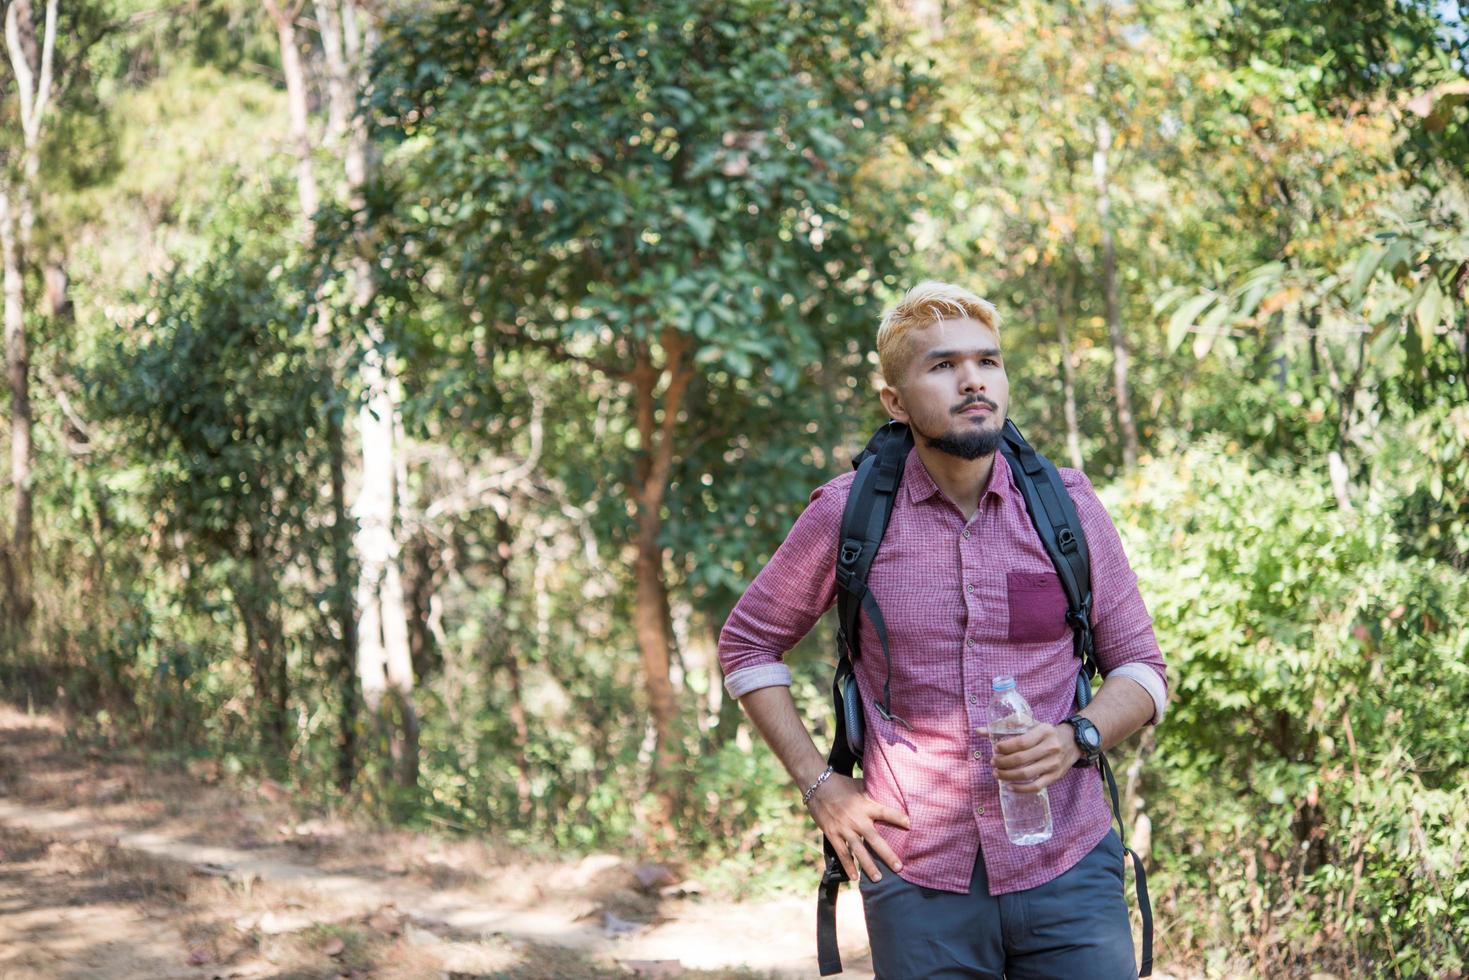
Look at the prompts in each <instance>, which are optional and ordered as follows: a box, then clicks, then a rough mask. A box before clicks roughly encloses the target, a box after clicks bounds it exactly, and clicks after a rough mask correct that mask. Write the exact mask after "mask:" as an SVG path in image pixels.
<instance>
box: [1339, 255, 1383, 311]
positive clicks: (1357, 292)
mask: <svg viewBox="0 0 1469 980" xmlns="http://www.w3.org/2000/svg"><path fill="white" fill-rule="evenodd" d="M1387 253H1388V249H1385V248H1378V247H1376V246H1370V247H1368V248H1367V249H1365V250H1363V252H1362V254H1361V255H1360V256H1359V257H1358V258H1357V263H1356V265H1355V266H1353V268H1352V279H1351V282H1350V284H1348V286H1347V292H1346V301H1347V304H1348V305H1349V306H1355V305H1356V304H1357V303H1360V302H1361V301H1362V297H1363V296H1364V295H1366V293H1367V284H1368V283H1369V282H1371V281H1372V276H1373V274H1374V273H1375V272H1377V267H1378V265H1380V264H1381V263H1382V259H1383V257H1384V256H1386V255H1387Z"/></svg>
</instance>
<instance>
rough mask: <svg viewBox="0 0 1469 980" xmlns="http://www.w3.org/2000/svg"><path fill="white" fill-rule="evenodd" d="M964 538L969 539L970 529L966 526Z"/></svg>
mask: <svg viewBox="0 0 1469 980" xmlns="http://www.w3.org/2000/svg"><path fill="white" fill-rule="evenodd" d="M964 540H965V541H968V540H969V529H968V528H965V529H964Z"/></svg>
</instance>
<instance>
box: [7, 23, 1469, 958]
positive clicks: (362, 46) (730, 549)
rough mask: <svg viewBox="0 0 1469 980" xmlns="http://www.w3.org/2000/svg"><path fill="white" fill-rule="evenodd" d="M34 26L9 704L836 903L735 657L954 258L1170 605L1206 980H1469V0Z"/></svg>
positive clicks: (1160, 890) (284, 775)
mask: <svg viewBox="0 0 1469 980" xmlns="http://www.w3.org/2000/svg"><path fill="white" fill-rule="evenodd" d="M3 7H4V12H5V22H6V33H5V40H6V58H5V66H4V70H3V71H0V79H3V81H0V99H3V102H0V107H3V108H0V244H3V250H0V251H3V287H4V288H3V293H4V331H5V347H4V358H5V366H6V383H5V394H4V395H3V396H0V406H3V411H4V421H5V426H4V429H5V431H4V436H3V441H4V442H5V444H6V449H7V452H6V453H5V455H4V458H3V460H0V478H3V483H0V590H3V592H0V596H3V603H0V685H3V686H0V693H3V695H4V696H5V697H7V698H8V699H10V700H12V701H14V702H17V703H21V704H26V703H29V704H31V705H34V706H36V707H46V708H52V709H57V710H62V711H64V712H65V713H66V715H67V717H68V718H69V719H70V721H71V724H72V726H73V730H74V731H75V733H76V735H77V737H79V738H83V739H89V740H100V741H104V742H112V743H127V744H131V745H138V746H142V747H144V748H145V749H146V751H147V752H148V753H149V754H150V757H151V758H153V759H155V760H157V761H158V762H159V764H165V763H170V762H172V763H178V762H183V761H186V760H187V759H189V758H191V757H197V756H208V757H212V758H216V759H219V760H222V762H223V763H224V765H225V767H226V768H227V770H228V771H230V772H233V773H235V774H237V775H238V776H239V777H240V778H242V779H247V780H248V779H258V778H265V777H267V776H270V777H273V778H275V779H277V780H281V781H285V782H288V783H289V784H290V785H291V787H292V788H293V789H294V790H295V791H296V792H297V793H298V794H300V795H301V796H302V797H303V798H306V799H310V800H314V801H316V802H317V803H318V804H320V805H329V806H333V807H338V808H347V809H352V810H355V811H356V812H359V813H362V814H364V815H369V816H371V817H373V818H375V819H383V820H391V821H397V822H402V823H406V824H410V825H418V824H422V825H434V826H438V827H449V828H455V829H457V830H459V831H460V832H465V833H475V834H491V835H496V836H498V837H500V838H502V839H506V840H510V841H512V842H516V843H520V844H524V845H527V846H552V847H556V848H562V849H570V850H577V849H589V848H607V847H612V848H622V849H629V850H633V851H645V852H656V853H659V854H662V855H665V856H666V855H670V854H672V855H676V856H678V857H681V858H683V859H686V860H689V861H694V862H699V863H701V864H702V865H703V866H705V867H707V868H709V869H711V870H710V872H709V876H710V877H711V878H712V879H714V880H722V881H725V882H728V883H735V882H740V883H743V884H745V885H749V884H751V883H756V884H761V885H763V886H768V887H786V886H790V887H798V888H802V889H805V888H809V887H811V886H813V885H814V880H815V875H816V873H817V864H818V854H819V848H818V846H817V839H816V837H815V835H814V832H813V830H812V828H811V827H810V825H809V821H808V820H807V819H806V818H805V816H804V814H803V813H802V811H801V809H800V807H799V801H798V799H797V797H796V795H795V793H794V792H793V791H792V788H791V787H790V786H789V785H788V783H787V779H786V777H785V775H784V773H783V772H782V771H781V770H780V767H779V765H778V764H777V763H776V762H775V761H774V760H773V758H772V757H771V755H770V754H769V753H768V752H767V751H766V750H765V748H764V747H763V745H761V744H759V738H758V736H757V735H752V732H751V730H750V728H749V727H748V725H747V724H746V723H745V722H744V720H743V717H742V715H741V713H740V710H739V706H738V705H737V704H733V703H731V702H730V701H729V700H728V699H727V698H725V697H723V695H722V688H721V678H720V676H719V672H718V667H717V664H716V662H715V657H714V645H715V637H716V636H717V633H718V630H719V627H720V626H721V624H722V622H723V618H724V616H725V614H726V613H727V612H728V610H729V608H730V606H731V605H732V603H733V602H734V600H735V599H736V598H737V597H738V595H739V594H740V592H741V590H742V589H743V587H744V585H745V584H746V583H747V582H748V581H749V579H750V578H751V577H752V576H753V574H754V573H755V572H756V571H757V570H758V569H759V567H760V565H761V563H762V562H763V561H764V560H765V559H766V558H767V557H768V556H769V554H770V553H771V551H772V550H773V549H774V547H775V546H776V545H777V544H778V543H779V542H780V540H781V538H782V536H783V534H784V532H785V530H786V529H787V528H788V527H789V524H790V522H791V521H792V520H793V519H794V517H795V515H796V514H797V513H798V512H799V510H800V508H801V507H802V505H803V504H804V502H805V500H806V495H807V493H808V491H809V490H810V488H811V487H812V486H814V485H816V484H818V483H821V482H824V481H825V480H827V479H829V478H830V477H832V476H834V475H836V474H838V473H839V472H841V471H842V470H843V469H844V468H845V467H846V466H847V465H848V460H849V459H850V456H851V455H852V453H853V452H854V451H855V450H856V449H857V448H858V447H859V446H860V443H861V441H862V440H863V438H864V437H865V434H866V433H867V432H868V431H869V430H870V428H871V427H872V426H873V425H875V424H876V423H877V422H878V421H880V418H879V416H878V414H877V411H878V402H877V399H876V397H875V395H874V392H873V376H874V371H875V363H876V362H875V357H874V356H873V355H872V354H871V346H872V336H873V334H874V330H875V325H876V320H877V316H878V313H879V311H880V309H881V307H882V305H883V304H884V303H885V302H887V301H889V300H891V299H892V298H893V297H894V296H896V295H897V294H898V293H899V292H900V291H901V290H902V289H904V288H905V287H906V286H907V285H909V284H911V283H912V282H913V281H915V280H917V279H918V278H921V277H928V276H938V277H945V278H950V279H953V280H956V281H959V282H962V283H964V284H966V285H969V286H971V287H973V288H974V289H976V290H977V291H979V292H980V293H981V294H983V295H986V296H988V297H989V298H991V299H992V300H994V301H995V302H996V303H997V305H998V306H999V307H1000V309H1001V313H1002V315H1003V317H1004V321H1005V328H1004V337H1005V342H1006V348H1007V354H1008V355H1009V359H1010V363H1011V377H1012V383H1013V391H1014V405H1013V409H1012V414H1013V416H1014V417H1015V418H1016V419H1017V421H1018V422H1019V424H1020V425H1021V427H1022V428H1023V429H1024V430H1025V431H1026V433H1027V434H1028V435H1029V436H1030V437H1031V439H1032V440H1033V441H1034V442H1036V443H1037V444H1038V445H1039V446H1040V448H1041V449H1042V450H1043V451H1045V452H1047V453H1048V454H1049V455H1051V456H1052V457H1053V458H1054V459H1056V460H1057V461H1058V462H1063V463H1069V464H1071V465H1076V466H1080V467H1082V468H1084V469H1085V470H1086V471H1087V472H1088V473H1089V474H1090V475H1091V477H1092V479H1093V481H1094V482H1095V483H1097V484H1098V485H1099V486H1102V487H1104V497H1105V499H1106V501H1107V503H1108V505H1109V508H1110V509H1111V510H1112V512H1113V514H1114V516H1115V518H1116V520H1117V522H1118V524H1119V527H1120V528H1121V530H1122V532H1123V535H1124V538H1125V541H1126V543H1127V545H1128V548H1129V551H1130V553H1131V555H1132V557H1133V560H1134V564H1135V565H1136V567H1137V568H1138V571H1139V574H1140V576H1141V578H1142V582H1143V589H1144V595H1145V597H1146V598H1147V600H1148V602H1149V604H1150V607H1151V609H1152V611H1153V614H1154V616H1155V618H1156V620H1157V629H1158V632H1159V638H1160V640H1161V642H1162V645H1163V649H1164V651H1165V654H1166V655H1167V657H1168V659H1169V665H1170V677H1171V682H1172V698H1173V702H1172V707H1171V708H1170V712H1169V716H1168V719H1167V722H1166V724H1164V725H1163V726H1162V727H1160V728H1159V729H1157V730H1156V732H1149V733H1146V734H1145V735H1144V736H1142V737H1141V738H1140V739H1139V740H1137V741H1135V742H1134V743H1132V744H1130V745H1129V746H1126V747H1124V748H1123V749H1121V750H1120V751H1119V752H1118V753H1117V760H1116V761H1117V767H1118V769H1119V772H1121V773H1122V774H1123V775H1124V776H1125V782H1126V791H1127V792H1126V796H1127V799H1126V803H1125V811H1126V816H1127V819H1128V821H1129V824H1130V826H1131V828H1132V833H1133V836H1134V839H1135V840H1138V841H1141V842H1143V843H1144V844H1145V845H1146V846H1147V847H1148V850H1149V864H1150V867H1151V874H1150V877H1151V879H1152V893H1153V900H1154V906H1155V911H1156V914H1157V916H1158V920H1159V923H1160V930H1161V931H1160V957H1161V960H1162V961H1163V962H1164V963H1165V965H1166V964H1167V963H1168V962H1170V961H1171V962H1175V963H1187V964H1191V965H1193V966H1195V967H1197V968H1200V969H1203V970H1204V971H1206V972H1208V973H1210V974H1220V973H1224V972H1236V973H1240V972H1243V973H1253V974H1256V975H1259V976H1284V975H1297V974H1298V975H1302V976H1304V975H1306V974H1308V973H1310V972H1312V971H1334V972H1337V973H1345V974H1348V975H1357V976H1366V975H1373V976H1387V975H1393V976H1462V975H1463V971H1464V969H1465V957H1466V947H1465V945H1464V943H1465V940H1464V936H1466V935H1469V925H1466V924H1469V875H1466V872H1465V868H1466V866H1469V780H1466V778H1465V775H1464V770H1465V765H1466V763H1469V723H1466V721H1465V717H1464V713H1463V712H1464V709H1463V706H1464V705H1465V704H1466V703H1469V614H1466V612H1465V610H1466V609H1469V577H1466V573H1469V179H1466V174H1469V74H1466V70H1469V69H1466V52H1469V23H1466V21H1469V18H1466V7H1465V5H1464V4H1462V3H1460V4H1458V5H1456V4H1454V3H1452V2H1450V3H1442V2H1417V0H1341V2H1333V3H1330V4H1322V3H1318V2H1307V0H1272V2H1269V3H1263V2H1253V0H1235V2H1229V3H1226V2H1224V0H1197V2H1187V3H1185V2H1183V0H1097V2H1092V0H1057V2H1039V0H1016V2H1009V3H983V2H973V0H870V2H860V0H804V2H801V3H789V2H785V0H722V2H719V3H715V2H710V0H659V2H648V0H603V2H590V0H588V2H581V0H549V2H537V3H523V2H514V0H507V2H494V0H484V2H482V3H476V4H451V3H443V4H439V3H433V2H428V0H422V2H410V0H381V2H375V3H374V2H366V0H313V2H310V3H307V2H304V0H261V2H259V3H256V2H255V0H195V2H190V3H181V4H179V3H174V4H170V3H164V2H160V0H8V2H6V3H4V4H3ZM831 642H832V638H831V635H830V633H829V627H828V624H823V625H822V626H821V627H819V628H818V630H816V631H815V632H814V633H813V635H812V636H811V637H809V638H808V640H807V641H806V642H805V643H803V644H802V646H801V647H799V648H798V649H797V650H795V651H793V652H792V654H791V658H790V660H791V664H792V666H793V669H794V670H795V673H796V678H797V679H796V687H795V691H796V695H797V699H798V702H799V703H800V704H802V705H803V707H804V710H805V712H806V715H807V719H808V721H809V723H810V724H811V726H812V729H813V731H814V732H815V733H816V735H817V740H818V742H819V743H824V742H825V741H826V739H828V738H829V733H830V728H831V726H830V719H829V718H828V711H829V708H828V704H827V701H826V698H825V694H824V692H825V688H826V685H827V683H828V678H829V670H830V668H831V663H832V657H831Z"/></svg>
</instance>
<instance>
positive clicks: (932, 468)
mask: <svg viewBox="0 0 1469 980" xmlns="http://www.w3.org/2000/svg"><path fill="white" fill-rule="evenodd" d="M916 447H917V449H918V458H919V459H920V460H922V461H923V468H924V469H926V470H928V475H929V476H931V477H933V482H934V483H935V484H937V485H938V488H939V492H940V493H942V494H943V495H944V496H945V497H948V498H949V502H950V503H952V504H953V505H954V506H955V507H958V508H959V513H961V514H963V515H964V520H965V522H968V521H969V520H970V519H971V518H972V517H974V512H975V511H976V510H978V509H979V498H980V497H982V496H984V492H985V490H986V489H988V488H989V485H990V475H991V474H993V473H994V471H995V454H994V453H990V454H989V455H988V456H981V457H980V458H979V459H960V458H959V457H958V456H951V455H949V454H948V453H944V452H939V451H938V450H937V449H934V448H933V447H931V446H929V445H928V443H927V441H926V440H924V438H923V437H922V436H919V437H918V440H917V443H916Z"/></svg>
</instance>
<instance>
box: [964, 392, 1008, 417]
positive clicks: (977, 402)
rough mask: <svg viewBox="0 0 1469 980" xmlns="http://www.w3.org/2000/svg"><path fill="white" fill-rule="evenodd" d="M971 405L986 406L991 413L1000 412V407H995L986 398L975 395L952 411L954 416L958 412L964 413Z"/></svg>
mask: <svg viewBox="0 0 1469 980" xmlns="http://www.w3.org/2000/svg"><path fill="white" fill-rule="evenodd" d="M971 405H988V406H989V410H990V411H991V412H998V411H999V410H1000V406H998V405H996V404H995V403H994V402H992V401H990V400H989V399H988V398H986V397H984V396H983V395H975V396H974V397H973V398H966V399H965V400H964V402H963V403H962V404H960V405H959V406H958V407H957V408H955V409H954V414H955V415H958V414H959V413H960V412H962V411H964V410H965V409H966V408H968V407H969V406H971Z"/></svg>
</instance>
